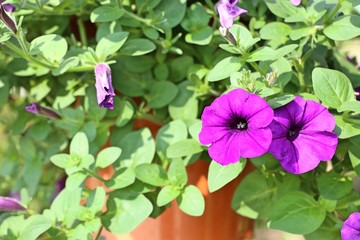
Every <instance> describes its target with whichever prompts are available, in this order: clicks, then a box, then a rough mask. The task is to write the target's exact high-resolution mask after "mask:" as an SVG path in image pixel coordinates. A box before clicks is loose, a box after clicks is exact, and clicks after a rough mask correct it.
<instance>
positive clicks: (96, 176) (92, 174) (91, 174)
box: [83, 168, 105, 182]
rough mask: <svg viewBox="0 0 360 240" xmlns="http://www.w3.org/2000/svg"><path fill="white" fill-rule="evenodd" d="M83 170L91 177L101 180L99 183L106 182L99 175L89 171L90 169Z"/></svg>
mask: <svg viewBox="0 0 360 240" xmlns="http://www.w3.org/2000/svg"><path fill="white" fill-rule="evenodd" d="M83 170H84V171H85V172H87V173H88V174H89V175H90V176H92V177H94V178H96V179H97V180H99V181H101V182H105V180H104V179H102V178H101V177H100V176H99V175H98V174H96V173H95V172H93V171H91V170H89V169H86V168H83Z"/></svg>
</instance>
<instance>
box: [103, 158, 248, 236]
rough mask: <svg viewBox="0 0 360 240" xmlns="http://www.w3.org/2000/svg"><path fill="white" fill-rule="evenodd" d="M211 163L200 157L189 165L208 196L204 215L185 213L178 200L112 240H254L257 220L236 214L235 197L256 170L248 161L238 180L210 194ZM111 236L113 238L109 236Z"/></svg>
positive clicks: (191, 177) (192, 177)
mask: <svg viewBox="0 0 360 240" xmlns="http://www.w3.org/2000/svg"><path fill="white" fill-rule="evenodd" d="M208 166H209V163H208V162H206V161H202V160H199V161H197V162H196V163H194V164H192V165H191V166H189V167H188V169H187V170H188V176H189V183H190V184H195V185H196V186H197V187H199V189H200V190H201V191H202V193H203V195H204V197H205V212H204V215H203V216H201V217H192V216H188V215H186V214H184V213H183V212H181V211H180V209H179V208H178V207H177V204H176V202H175V201H174V202H173V203H172V206H171V207H170V208H168V209H166V210H165V212H164V213H163V214H162V215H161V216H159V217H158V218H156V219H152V218H148V219H147V220H145V221H144V222H143V223H142V224H140V225H139V226H138V227H137V228H136V229H135V230H134V231H133V232H131V233H129V234H123V235H113V236H112V237H111V238H107V239H108V240H109V239H111V240H116V239H122V240H123V239H126V240H144V239H151V240H184V239H186V240H219V239H221V240H235V239H236V240H241V239H242V240H245V239H251V238H252V233H253V220H251V219H248V218H245V217H242V216H240V215H238V214H236V213H235V212H234V211H233V210H232V209H231V199H232V196H233V193H234V191H235V189H236V187H237V185H238V183H239V181H240V180H241V179H242V178H243V177H244V176H245V175H246V173H248V172H250V171H252V168H253V167H252V166H251V165H250V164H248V166H247V168H246V169H245V170H244V172H243V173H242V174H241V175H240V176H239V177H238V178H237V179H235V180H234V181H232V182H231V183H229V184H228V185H226V186H225V187H223V188H222V189H221V190H218V191H216V192H214V193H209V191H208V184H207V178H206V176H207V170H208ZM107 237H109V236H108V235H107Z"/></svg>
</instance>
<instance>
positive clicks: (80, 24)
mask: <svg viewBox="0 0 360 240" xmlns="http://www.w3.org/2000/svg"><path fill="white" fill-rule="evenodd" d="M77 25H78V27H79V33H80V41H81V45H82V46H83V47H87V45H88V42H87V38H86V30H85V26H84V22H83V21H82V20H81V18H79V19H78V20H77Z"/></svg>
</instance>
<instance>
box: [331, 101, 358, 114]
mask: <svg viewBox="0 0 360 240" xmlns="http://www.w3.org/2000/svg"><path fill="white" fill-rule="evenodd" d="M337 110H338V112H345V111H352V112H356V113H360V102H359V101H349V102H344V103H343V104H341V106H340V107H339V108H338V109H337Z"/></svg>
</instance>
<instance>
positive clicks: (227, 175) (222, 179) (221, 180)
mask: <svg viewBox="0 0 360 240" xmlns="http://www.w3.org/2000/svg"><path fill="white" fill-rule="evenodd" d="M245 165H246V159H241V160H240V161H239V162H237V163H235V164H229V165H227V166H222V165H220V164H218V163H216V162H215V161H212V162H211V163H210V166H209V173H208V181H209V190H210V192H215V191H216V190H218V189H220V188H222V187H223V186H225V185H226V184H227V183H229V182H230V181H231V180H233V179H234V178H236V177H237V176H239V174H240V173H241V172H242V171H243V170H244V167H245Z"/></svg>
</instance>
